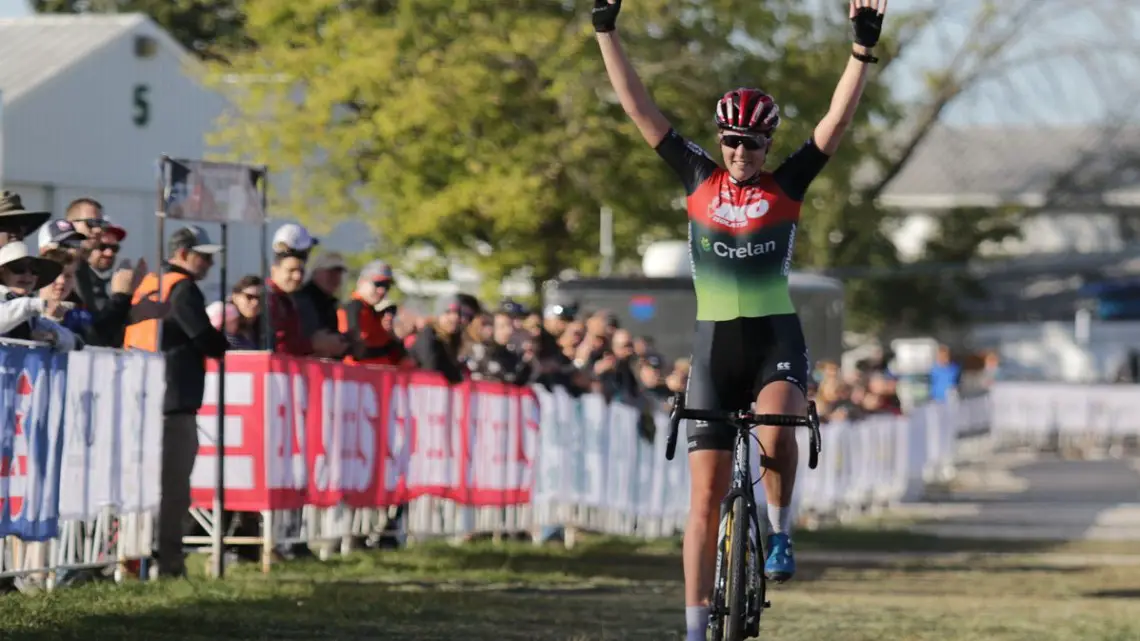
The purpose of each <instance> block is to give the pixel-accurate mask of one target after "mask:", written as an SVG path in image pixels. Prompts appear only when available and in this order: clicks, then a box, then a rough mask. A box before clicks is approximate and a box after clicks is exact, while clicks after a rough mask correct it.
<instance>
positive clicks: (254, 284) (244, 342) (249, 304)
mask: <svg viewBox="0 0 1140 641" xmlns="http://www.w3.org/2000/svg"><path fill="white" fill-rule="evenodd" d="M263 285H264V283H263V282H262V280H261V277H260V276H255V275H253V274H249V275H246V276H243V277H242V278H241V280H239V281H238V282H237V283H235V284H234V286H233V289H232V290H230V302H232V303H233V306H234V308H235V309H236V310H237V312H238V322H237V330H236V331H235V332H233V333H227V334H226V340H228V341H229V343H230V346H231V347H233V348H234V349H245V350H257V349H263V348H264V347H265V346H264V344H263V343H262V340H261V328H262V318H261V313H262V305H261V302H262V300H263V299H264V298H265V289H264V287H263Z"/></svg>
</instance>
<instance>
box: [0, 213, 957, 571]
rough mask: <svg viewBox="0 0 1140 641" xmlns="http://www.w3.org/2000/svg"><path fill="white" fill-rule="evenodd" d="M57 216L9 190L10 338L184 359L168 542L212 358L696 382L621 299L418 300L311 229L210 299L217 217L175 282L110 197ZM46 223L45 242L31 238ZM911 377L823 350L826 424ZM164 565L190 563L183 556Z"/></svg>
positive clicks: (653, 395) (185, 487)
mask: <svg viewBox="0 0 1140 641" xmlns="http://www.w3.org/2000/svg"><path fill="white" fill-rule="evenodd" d="M49 219H50V214H49V213H47V212H32V211H27V210H26V209H25V208H24V207H23V205H22V203H21V201H20V198H19V196H18V195H17V194H14V193H10V192H4V193H3V194H2V195H0V336H4V337H6V338H9V339H24V340H34V341H41V342H47V343H50V344H52V345H54V346H55V347H56V348H57V349H67V350H71V349H81V348H82V347H83V346H84V345H94V346H107V347H122V346H129V347H137V348H143V349H151V350H154V351H162V352H164V353H165V354H166V356H167V360H168V363H171V362H177V363H182V364H183V365H185V366H182V365H179V366H177V367H170V366H169V365H168V367H167V374H168V380H167V399H166V401H167V402H166V407H165V414H166V423H165V424H164V430H165V431H164V442H170V441H172V440H174V441H175V442H178V443H180V445H179V447H178V448H177V449H178V450H179V451H185V452H189V454H188V455H179V456H178V457H177V458H178V460H174V459H171V460H165V457H166V449H167V448H164V479H163V495H164V503H167V500H166V496H167V495H168V494H169V495H171V496H177V497H179V498H178V500H177V501H175V502H173V503H170V505H169V506H167V505H164V506H163V510H162V511H163V513H164V514H166V515H167V516H166V517H163V516H160V530H165V531H166V532H167V533H168V534H167V536H168V537H172V538H170V539H169V543H168V544H166V547H168V548H169V547H173V546H177V545H178V541H179V538H180V535H177V536H172V535H171V534H169V533H170V532H171V531H173V530H176V529H177V528H175V527H172V526H171V525H170V523H172V522H175V521H176V520H177V518H180V515H184V514H185V509H186V508H187V507H188V506H189V502H188V499H189V474H190V471H191V470H192V469H193V452H196V450H197V436H196V427H195V421H196V418H195V416H196V414H197V411H198V409H199V408H200V406H201V400H202V394H203V388H202V386H203V379H204V377H205V369H204V366H203V362H204V359H205V358H217V357H219V356H221V355H222V354H223V353H224V351H225V350H226V349H229V350H271V351H274V352H277V353H282V354H289V355H293V356H306V357H317V358H323V359H334V360H344V361H345V362H349V363H364V364H373V365H384V366H389V367H395V368H402V369H413V368H415V369H426V370H432V371H436V372H438V373H439V374H441V375H442V376H443V377H444V378H446V379H447V380H448V381H450V382H452V383H459V382H461V381H463V380H477V381H498V382H502V383H506V384H513V385H534V384H538V385H544V386H546V387H548V388H551V389H553V388H555V387H557V386H561V387H562V388H564V389H566V390H567V391H568V392H569V393H570V394H572V395H575V396H577V395H581V394H584V393H598V394H602V395H604V396H605V397H606V399H607V400H610V401H620V402H623V403H626V404H628V405H632V406H635V407H638V408H640V409H641V410H643V415H644V416H645V417H646V418H648V417H649V415H650V414H651V413H652V412H653V411H655V410H658V409H662V410H667V409H668V404H669V402H670V399H671V396H672V394H673V393H674V392H678V391H682V390H684V389H685V387H686V383H687V379H688V373H689V364H688V361H687V359H678V360H676V361H672V362H669V361H667V360H666V359H665V358H663V356H662V355H661V354H660V353H658V352H657V350H656V349H655V348H654V342H653V339H652V337H650V336H636V335H634V334H633V333H631V332H630V331H629V330H628V329H625V328H622V327H621V323H620V321H619V319H618V318H617V316H616V315H614V314H613V313H610V312H609V311H607V310H604V309H603V310H581V309H578V308H577V307H575V306H572V305H550V306H547V307H546V308H543V309H527V308H526V307H525V306H524V305H522V304H520V303H519V302H517V301H514V300H511V299H505V300H501V301H494V302H488V303H484V302H483V301H480V300H478V299H477V298H476V297H474V296H471V295H469V294H457V295H455V296H452V297H449V298H446V299H444V300H440V301H437V302H436V307H435V308H434V310H433V311H434V313H423V312H422V311H421V312H416V311H413V309H412V308H411V307H410V306H405V305H402V304H400V303H399V302H397V301H398V300H399V296H398V293H397V292H396V291H395V289H394V288H395V280H394V277H393V272H392V269H391V267H390V266H389V265H388V264H387V263H385V262H383V261H382V260H373V261H372V262H369V263H367V264H365V265H364V266H363V267H362V268H361V269H359V270H355V271H353V270H350V268H349V266H348V263H347V262H346V260H345V258H344V257H343V256H342V255H340V254H338V253H336V252H335V251H328V250H324V249H323V248H320V247H319V245H320V240H319V239H317V238H315V237H314V236H313V235H312V234H310V232H309V230H307V229H306V228H304V227H303V226H301V225H296V224H289V225H285V226H283V227H281V228H279V229H278V230H277V232H276V233H275V235H274V237H273V241H272V254H271V256H272V260H271V265H270V267H269V270H268V278H267V279H263V278H262V277H261V276H260V275H258V274H247V275H243V276H241V277H240V278H238V279H237V280H236V282H234V283H233V285H232V288H230V290H229V292H228V294H227V295H226V296H225V297H224V299H223V300H218V301H214V302H212V303H210V304H209V305H207V304H206V301H205V299H204V298H203V297H202V294H201V291H200V289H199V288H197V287H193V288H185V287H181V288H180V286H178V285H177V282H172V281H171V279H173V280H174V281H181V280H185V281H189V282H194V281H200V280H202V279H203V278H205V277H206V274H207V273H208V272H209V271H210V269H211V267H212V266H213V264H214V257H215V255H216V254H218V253H219V252H221V251H224V248H222V247H221V246H218V245H214V244H212V243H211V242H210V240H209V238H208V237H207V236H206V234H205V232H203V231H202V230H201V229H198V228H196V227H186V228H183V229H180V230H177V231H176V232H175V234H174V235H173V236H172V238H171V239H170V242H169V243H168V245H169V246H168V252H167V253H168V255H167V262H166V264H165V265H164V268H165V269H164V272H165V273H167V274H168V275H167V277H166V278H167V281H166V283H167V284H166V285H165V286H164V285H161V284H160V283H162V282H163V281H161V280H158V279H157V278H156V275H155V274H154V273H153V272H152V271H151V270H150V269H149V268H148V266H147V264H146V261H145V260H138V261H137V262H136V263H135V264H133V265H132V264H131V262H130V261H129V260H121V259H120V257H119V251H120V247H121V244H122V242H123V241H124V239H125V238H127V236H128V230H127V229H125V228H123V227H121V226H119V225H116V224H115V223H114V222H112V221H111V220H110V219H109V218H108V217H107V216H106V214H105V212H104V211H103V207H102V205H100V203H98V202H96V201H94V200H91V199H86V198H84V199H79V200H76V201H74V202H72V203H70V204H69V205H68V206H67V208H66V209H65V211H64V215H63V217H62V218H60V219H58V220H49ZM36 230H38V233H37V232H36ZM33 233H36V239H37V241H38V243H37V244H38V248H37V251H31V250H30V249H29V246H28V245H27V244H26V241H25V238H26V237H28V236H29V235H31V234H33ZM116 262H118V264H117V265H116ZM191 290H192V292H191ZM179 291H182V292H188V293H184V294H182V295H179V294H177V292H179ZM160 325H161V329H160V328H159V326H160ZM160 335H161V339H159V338H158V337H159V336H160ZM955 368H956V365H954V364H953V363H951V362H949V360H948V352H945V350H944V351H943V352H940V355H939V364H938V366H937V368H936V369H938V370H939V371H938V372H937V376H936V375H935V374H936V372H932V375H931V383H932V385H931V387H932V397H934V396H937V395H939V394H944V393H945V392H946V390H947V389H948V388H949V387H951V386H954V385H956V384H957V380H958V377H959V375H960V374H959V372H958V370H956V369H955ZM190 379H193V380H190ZM896 386H897V381H896V379H895V377H894V376H892V375H891V374H890V372H889V371H888V368H887V367H886V365H885V364H884V363H883V362H875V363H864V364H862V366H860V367H858V368H855V369H853V370H851V371H849V372H842V371H841V369H840V368H839V367H838V366H837V364H836V363H833V362H821V363H819V364H818V365H817V368H816V371H815V372H814V375H813V381H812V384H811V395H812V396H813V397H814V399H815V402H816V404H817V407H818V410H819V413H820V416H821V418H822V419H823V420H824V421H843V420H857V419H860V418H864V417H867V416H871V415H876V414H893V415H898V414H901V413H902V409H901V407H902V404H901V403H900V402H899V396H898V393H897V387H896ZM934 388H937V389H934ZM934 400H938V399H934ZM647 423H648V424H649V425H652V421H651V420H650V421H647ZM650 429H651V428H650ZM166 470H178V471H177V472H171V475H175V476H178V478H177V479H174V478H173V476H172V478H170V479H168V478H166V477H167V474H166ZM183 477H184V478H183ZM162 538H163V537H161V532H160V539H162ZM163 545H164V544H163V543H162V541H161V540H160V548H162V547H163ZM295 549H297V550H299V549H301V548H295ZM160 554H161V549H160ZM168 561H169V559H168ZM164 567H165V568H167V569H169V570H170V572H172V573H178V572H180V571H182V570H181V568H180V567H179V566H178V564H177V563H174V564H173V565H171V564H170V563H167V564H164Z"/></svg>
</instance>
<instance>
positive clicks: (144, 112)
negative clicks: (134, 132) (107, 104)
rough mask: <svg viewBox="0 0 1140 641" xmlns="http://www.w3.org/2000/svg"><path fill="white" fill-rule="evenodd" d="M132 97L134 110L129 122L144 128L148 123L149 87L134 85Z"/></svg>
mask: <svg viewBox="0 0 1140 641" xmlns="http://www.w3.org/2000/svg"><path fill="white" fill-rule="evenodd" d="M132 97H133V104H134V108H135V110H134V115H133V116H131V120H133V121H134V123H135V126H137V127H145V126H147V124H148V123H150V87H149V86H147V85H135V89H134V93H133V94H132Z"/></svg>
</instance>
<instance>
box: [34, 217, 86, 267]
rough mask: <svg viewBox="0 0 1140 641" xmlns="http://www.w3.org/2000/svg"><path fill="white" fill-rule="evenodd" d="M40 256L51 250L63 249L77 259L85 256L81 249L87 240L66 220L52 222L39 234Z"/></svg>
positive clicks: (42, 228) (41, 228)
mask: <svg viewBox="0 0 1140 641" xmlns="http://www.w3.org/2000/svg"><path fill="white" fill-rule="evenodd" d="M38 240H39V244H40V255H41V256H42V255H43V254H44V253H45V252H47V251H49V250H52V249H63V250H66V251H68V252H70V253H71V254H72V255H73V256H75V257H76V258H77V259H83V258H85V257H86V256H87V251H86V250H85V249H83V244H84V241H86V240H87V238H86V237H85V236H84V235H83V234H81V233H79V232H78V231H76V229H75V226H74V225H72V224H71V223H69V222H68V221H66V220H53V221H51V222H49V223H47V224H46V225H44V226H43V227H40V233H39V238H38Z"/></svg>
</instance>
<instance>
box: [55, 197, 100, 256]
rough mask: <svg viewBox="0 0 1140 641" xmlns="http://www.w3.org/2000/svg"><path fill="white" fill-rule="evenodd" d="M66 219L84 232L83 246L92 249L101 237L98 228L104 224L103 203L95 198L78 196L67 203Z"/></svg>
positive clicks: (78, 230)
mask: <svg viewBox="0 0 1140 641" xmlns="http://www.w3.org/2000/svg"><path fill="white" fill-rule="evenodd" d="M64 219H65V220H67V222H69V223H71V224H72V225H73V226H74V227H75V231H77V232H79V233H80V234H83V238H84V240H83V248H84V249H85V250H88V251H90V250H91V249H93V248H94V247H95V243H97V242H98V241H99V239H100V235H99V233H98V230H99V229H100V228H101V227H102V226H103V205H102V204H101V203H100V202H99V201H97V200H95V199H93V198H77V199H75V200H73V201H71V202H70V203H68V204H67V210H66V211H65V213H64Z"/></svg>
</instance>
